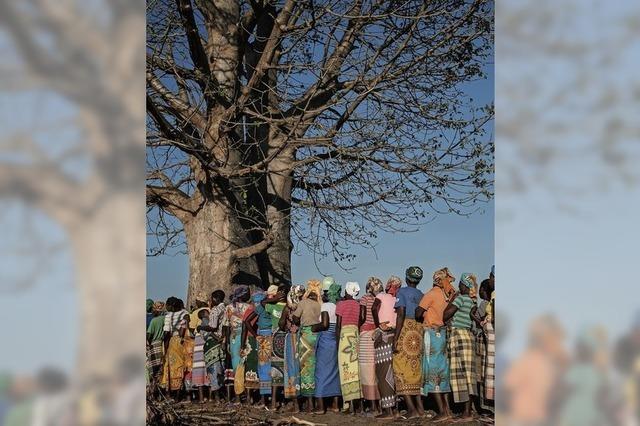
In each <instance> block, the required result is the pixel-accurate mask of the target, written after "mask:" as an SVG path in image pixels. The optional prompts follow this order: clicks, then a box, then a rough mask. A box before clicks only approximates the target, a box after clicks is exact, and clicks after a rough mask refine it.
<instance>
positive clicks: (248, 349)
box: [242, 291, 266, 404]
mask: <svg viewBox="0 0 640 426" xmlns="http://www.w3.org/2000/svg"><path fill="white" fill-rule="evenodd" d="M265 297H266V294H265V293H264V292H262V291H257V292H255V293H253V294H252V295H251V304H250V306H249V309H247V311H246V312H245V313H244V317H243V318H242V322H243V324H242V357H243V359H244V387H245V389H246V391H247V392H246V396H247V403H249V404H252V403H253V400H254V398H253V396H254V395H253V394H255V393H256V392H255V391H258V392H257V393H259V390H260V379H259V377H258V340H257V336H258V317H257V316H255V315H252V314H253V313H254V312H255V308H256V306H258V305H259V304H260V302H262V300H264V298H265Z"/></svg>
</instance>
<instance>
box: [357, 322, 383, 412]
mask: <svg viewBox="0 0 640 426" xmlns="http://www.w3.org/2000/svg"><path fill="white" fill-rule="evenodd" d="M373 331H374V330H369V331H363V332H362V333H360V343H359V345H358V346H359V348H358V349H359V354H358V364H359V365H358V367H359V368H360V387H362V397H363V398H364V399H366V400H368V401H375V400H378V399H380V393H379V392H378V384H377V383H376V361H375V348H374V345H373Z"/></svg>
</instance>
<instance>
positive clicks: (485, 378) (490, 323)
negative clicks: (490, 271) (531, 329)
mask: <svg viewBox="0 0 640 426" xmlns="http://www.w3.org/2000/svg"><path fill="white" fill-rule="evenodd" d="M494 286H495V280H489V279H487V280H484V281H482V283H481V284H480V291H479V292H478V295H479V296H480V298H481V302H480V306H479V307H478V311H479V316H480V317H481V318H482V324H481V325H482V326H481V327H480V328H479V330H480V336H481V339H480V341H479V342H478V343H479V346H480V351H479V352H480V354H479V356H480V359H481V362H480V364H479V365H480V370H478V371H479V374H478V382H479V383H480V386H479V391H480V393H479V399H480V401H481V403H482V408H485V409H491V408H492V407H493V405H494V399H495V362H496V361H495V358H496V335H495V331H494V324H495V320H494V315H493V310H494V308H495V287H494ZM476 365H477V363H476Z"/></svg>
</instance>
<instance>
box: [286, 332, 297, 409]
mask: <svg viewBox="0 0 640 426" xmlns="http://www.w3.org/2000/svg"><path fill="white" fill-rule="evenodd" d="M284 363H285V368H284V397H285V398H289V399H292V398H297V397H298V396H300V362H299V361H298V333H287V336H286V338H285V341H284Z"/></svg>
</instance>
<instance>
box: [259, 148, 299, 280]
mask: <svg viewBox="0 0 640 426" xmlns="http://www.w3.org/2000/svg"><path fill="white" fill-rule="evenodd" d="M270 139H271V140H270V144H269V149H270V150H278V149H280V146H281V144H283V143H284V141H283V140H282V137H281V136H275V137H273V138H270ZM293 161H294V153H293V150H292V149H285V150H284V151H283V152H282V153H281V154H280V155H278V157H276V158H275V160H274V161H272V162H271V164H270V165H269V177H268V179H267V193H268V205H267V221H268V223H269V227H270V229H271V233H272V235H273V244H271V246H270V247H269V248H268V249H267V256H266V257H267V259H266V263H267V264H266V265H264V264H263V265H262V267H263V268H265V267H266V269H267V272H268V276H269V284H279V283H283V284H291V251H292V250H293V243H292V242H291V190H292V179H293V171H292V167H291V164H292V163H293Z"/></svg>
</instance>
